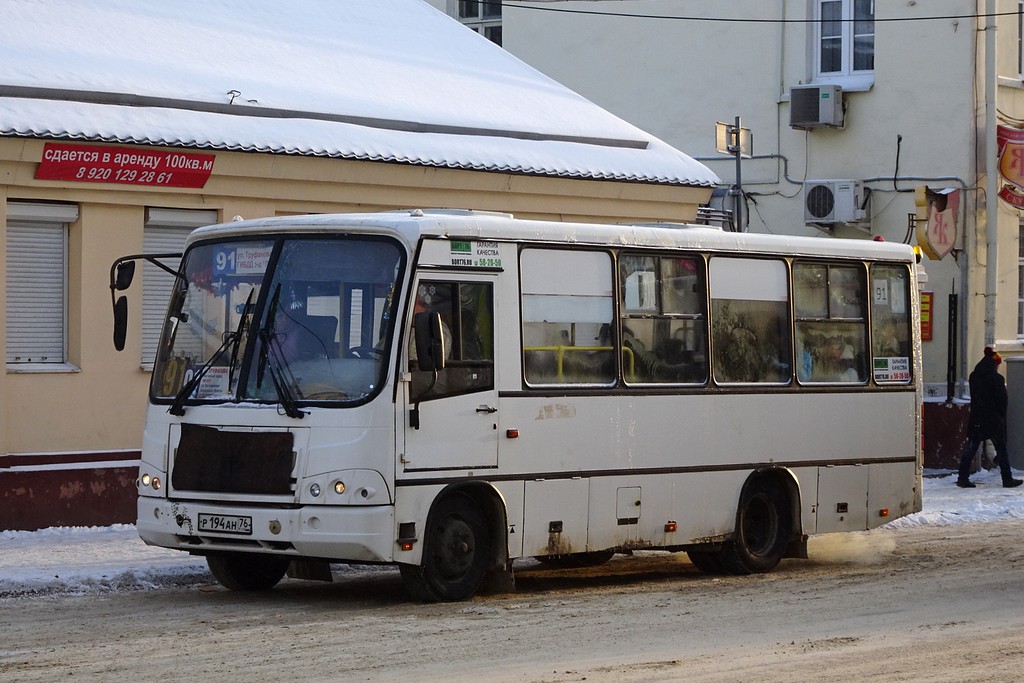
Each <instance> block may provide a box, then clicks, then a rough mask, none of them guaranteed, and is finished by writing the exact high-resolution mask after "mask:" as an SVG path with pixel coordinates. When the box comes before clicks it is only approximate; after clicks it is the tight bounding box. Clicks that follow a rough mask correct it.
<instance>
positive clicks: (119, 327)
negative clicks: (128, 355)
mask: <svg viewBox="0 0 1024 683" xmlns="http://www.w3.org/2000/svg"><path fill="white" fill-rule="evenodd" d="M127 336H128V297H126V296H120V297H118V298H117V301H115V302H114V348H115V349H117V350H118V351H124V340H125V338H126V337H127Z"/></svg>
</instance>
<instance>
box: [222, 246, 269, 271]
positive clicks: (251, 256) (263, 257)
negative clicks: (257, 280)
mask: <svg viewBox="0 0 1024 683" xmlns="http://www.w3.org/2000/svg"><path fill="white" fill-rule="evenodd" d="M272 250H273V247H271V246H263V245H259V246H252V247H250V246H239V247H231V248H221V249H218V250H217V252H216V253H215V254H214V257H213V258H214V272H215V273H216V274H218V275H259V274H261V273H263V272H264V271H266V270H267V264H268V263H270V252H271V251H272Z"/></svg>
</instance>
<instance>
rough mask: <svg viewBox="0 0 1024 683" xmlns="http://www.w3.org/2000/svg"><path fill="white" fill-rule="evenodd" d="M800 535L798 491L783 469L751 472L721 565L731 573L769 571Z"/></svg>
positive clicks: (721, 558)
mask: <svg viewBox="0 0 1024 683" xmlns="http://www.w3.org/2000/svg"><path fill="white" fill-rule="evenodd" d="M799 538H802V534H801V524H800V492H799V488H798V486H797V483H796V480H795V478H794V477H793V475H792V474H791V473H790V472H789V471H788V470H785V469H781V468H766V469H763V470H758V471H755V472H753V473H751V475H750V477H748V478H747V481H746V482H745V483H744V485H743V489H742V491H741V492H740V498H739V502H738V505H737V509H736V529H735V532H734V533H733V538H732V540H731V541H729V542H728V543H726V544H725V545H724V546H723V547H722V550H721V554H720V556H719V560H720V562H721V565H722V568H723V569H724V570H725V571H726V572H728V573H730V574H760V573H764V572H769V571H771V570H772V569H774V568H775V567H776V565H778V564H779V562H780V561H781V560H782V558H783V557H786V556H787V555H789V554H791V553H790V548H791V546H792V545H793V543H794V540H795V539H799Z"/></svg>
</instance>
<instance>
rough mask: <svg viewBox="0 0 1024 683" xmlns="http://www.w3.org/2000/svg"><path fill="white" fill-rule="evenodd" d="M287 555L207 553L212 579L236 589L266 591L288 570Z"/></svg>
mask: <svg viewBox="0 0 1024 683" xmlns="http://www.w3.org/2000/svg"><path fill="white" fill-rule="evenodd" d="M290 562H291V560H289V559H288V558H287V557H277V556H274V555H253V554H249V553H216V554H213V555H207V556H206V564H207V565H208V566H209V567H210V572H212V573H213V578H215V579H217V582H218V583H220V585H222V586H224V587H225V588H227V589H229V590H233V591H266V590H270V589H271V588H273V587H274V586H276V585H277V584H278V582H279V581H280V580H281V579H282V578H283V577H284V574H285V572H287V571H288V564H289V563H290Z"/></svg>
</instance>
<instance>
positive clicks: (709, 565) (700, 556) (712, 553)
mask: <svg viewBox="0 0 1024 683" xmlns="http://www.w3.org/2000/svg"><path fill="white" fill-rule="evenodd" d="M686 554H687V556H688V557H689V558H690V562H692V563H693V566H694V567H696V568H697V569H699V570H701V571H702V572H704V573H705V574H725V573H726V572H725V569H724V568H723V567H722V556H721V551H720V550H687V551H686Z"/></svg>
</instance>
